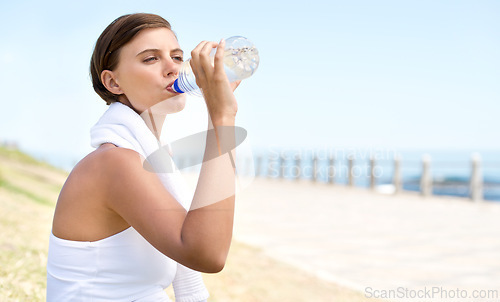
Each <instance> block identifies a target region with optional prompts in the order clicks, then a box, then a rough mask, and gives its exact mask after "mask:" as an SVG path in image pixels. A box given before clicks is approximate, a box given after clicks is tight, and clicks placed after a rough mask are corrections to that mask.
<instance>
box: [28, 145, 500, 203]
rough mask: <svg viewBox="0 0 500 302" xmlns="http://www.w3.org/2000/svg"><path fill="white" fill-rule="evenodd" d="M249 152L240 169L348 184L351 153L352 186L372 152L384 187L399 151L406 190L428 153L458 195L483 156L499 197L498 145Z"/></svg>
mask: <svg viewBox="0 0 500 302" xmlns="http://www.w3.org/2000/svg"><path fill="white" fill-rule="evenodd" d="M28 153H29V154H31V155H33V156H34V157H35V158H38V159H40V160H43V161H46V162H48V163H50V164H52V165H54V166H56V167H59V168H61V169H64V170H66V171H71V169H72V168H73V166H74V165H75V164H76V163H77V162H78V160H79V159H80V158H75V157H72V156H69V155H65V154H54V153H50V154H48V153H40V152H28ZM246 156H247V158H245V159H240V160H241V161H242V162H243V164H240V165H239V166H238V165H237V168H238V169H239V173H240V174H245V175H252V176H255V177H266V178H284V179H290V180H291V179H297V178H300V179H302V180H311V181H317V182H324V183H326V182H332V179H333V181H334V183H335V184H338V185H347V183H348V170H349V163H348V158H352V160H353V162H352V163H353V164H352V167H353V170H352V171H353V175H354V186H356V187H365V188H367V187H369V186H370V171H371V170H370V158H373V159H374V163H375V170H374V171H375V175H376V177H375V182H376V186H377V187H378V188H386V189H387V188H389V189H390V187H391V185H392V183H393V176H394V175H393V174H394V158H395V157H397V156H398V157H399V158H400V167H401V170H400V171H401V176H402V183H403V185H402V187H403V190H408V191H419V190H420V178H421V175H422V166H423V164H422V163H423V158H424V156H426V157H428V158H429V159H430V170H431V174H432V179H433V189H432V193H433V194H434V195H449V196H460V197H469V196H470V194H471V191H470V179H471V174H472V157H473V156H476V157H477V156H479V158H480V174H481V175H482V178H483V193H484V196H483V198H484V200H486V201H492V202H500V150H473V149H470V150H395V149H383V148H378V149H362V148H278V147H270V148H256V149H255V150H254V149H252V150H251V152H250V153H246ZM186 160H189V159H186ZM184 162H185V161H184ZM315 162H316V168H314V167H315V164H314V163H315ZM332 163H333V165H332ZM188 166H189V165H188ZM198 167H199V166H198ZM332 167H333V168H332ZM187 169H189V167H187ZM314 171H315V172H314ZM313 175H316V177H314V176H313Z"/></svg>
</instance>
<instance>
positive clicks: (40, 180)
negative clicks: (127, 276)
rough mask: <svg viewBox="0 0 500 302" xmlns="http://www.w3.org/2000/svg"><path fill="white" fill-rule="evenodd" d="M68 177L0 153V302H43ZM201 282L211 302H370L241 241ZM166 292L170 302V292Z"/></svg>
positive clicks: (355, 293)
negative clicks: (55, 216)
mask: <svg viewBox="0 0 500 302" xmlns="http://www.w3.org/2000/svg"><path fill="white" fill-rule="evenodd" d="M66 176H67V173H65V172H63V171H60V170H57V169H54V168H51V167H49V166H47V165H45V164H41V163H38V162H36V161H34V160H32V159H30V158H28V157H26V156H25V155H23V154H20V153H16V152H7V151H6V150H4V149H0V232H1V236H0V301H45V286H46V272H45V267H46V261H47V250H48V237H49V234H50V227H51V221H52V213H53V210H54V206H55V201H56V199H57V195H58V193H59V190H60V188H61V186H62V184H63V182H64V180H65V178H66ZM204 280H205V283H206V285H207V287H208V289H209V291H210V293H211V298H210V299H209V301H216V302H222V301H240V302H250V301H367V300H368V299H366V298H364V297H363V295H362V294H361V293H358V292H354V291H351V290H348V289H345V288H342V287H339V286H337V285H335V284H331V283H328V282H325V281H322V280H319V279H316V278H314V277H311V276H309V275H306V274H304V273H303V272H302V271H300V270H297V269H296V268H293V267H291V266H288V265H286V264H283V263H280V262H277V261H276V260H273V259H271V258H269V257H268V256H266V255H264V253H263V252H262V251H261V250H259V249H256V248H253V247H251V246H247V245H244V244H241V243H239V242H234V243H233V245H232V247H231V251H230V253H229V257H228V261H227V264H226V267H225V268H224V270H223V271H222V272H221V273H219V274H214V275H204ZM167 292H168V293H169V295H170V296H171V297H172V298H173V294H172V289H171V288H169V289H167ZM370 301H373V299H370Z"/></svg>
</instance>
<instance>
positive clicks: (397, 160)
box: [392, 154, 403, 193]
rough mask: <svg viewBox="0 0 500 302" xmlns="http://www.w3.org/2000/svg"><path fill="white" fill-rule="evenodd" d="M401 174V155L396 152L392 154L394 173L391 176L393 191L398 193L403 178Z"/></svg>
mask: <svg viewBox="0 0 500 302" xmlns="http://www.w3.org/2000/svg"><path fill="white" fill-rule="evenodd" d="M401 175H402V174H401V156H400V155H399V154H396V155H395V156H394V175H393V178H392V184H393V185H394V193H400V192H401V191H402V190H403V179H402V176H401Z"/></svg>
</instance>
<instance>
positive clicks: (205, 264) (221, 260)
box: [199, 255, 227, 274]
mask: <svg viewBox="0 0 500 302" xmlns="http://www.w3.org/2000/svg"><path fill="white" fill-rule="evenodd" d="M226 256H227V255H218V256H213V257H209V258H206V259H204V261H202V263H200V269H199V271H200V272H202V273H207V274H215V273H219V272H220V271H222V270H223V269H224V266H225V265H226V258H227V257H226Z"/></svg>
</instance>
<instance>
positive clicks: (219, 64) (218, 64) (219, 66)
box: [214, 39, 226, 76]
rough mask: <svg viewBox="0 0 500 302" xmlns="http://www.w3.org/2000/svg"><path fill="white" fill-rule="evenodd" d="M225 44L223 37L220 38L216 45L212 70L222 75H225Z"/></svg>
mask: <svg viewBox="0 0 500 302" xmlns="http://www.w3.org/2000/svg"><path fill="white" fill-rule="evenodd" d="M225 46H226V41H225V40H224V39H222V40H220V43H219V45H218V46H217V51H216V52H215V57H214V72H215V74H217V75H219V76H222V75H225V74H226V73H225V71H224V47H225Z"/></svg>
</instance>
